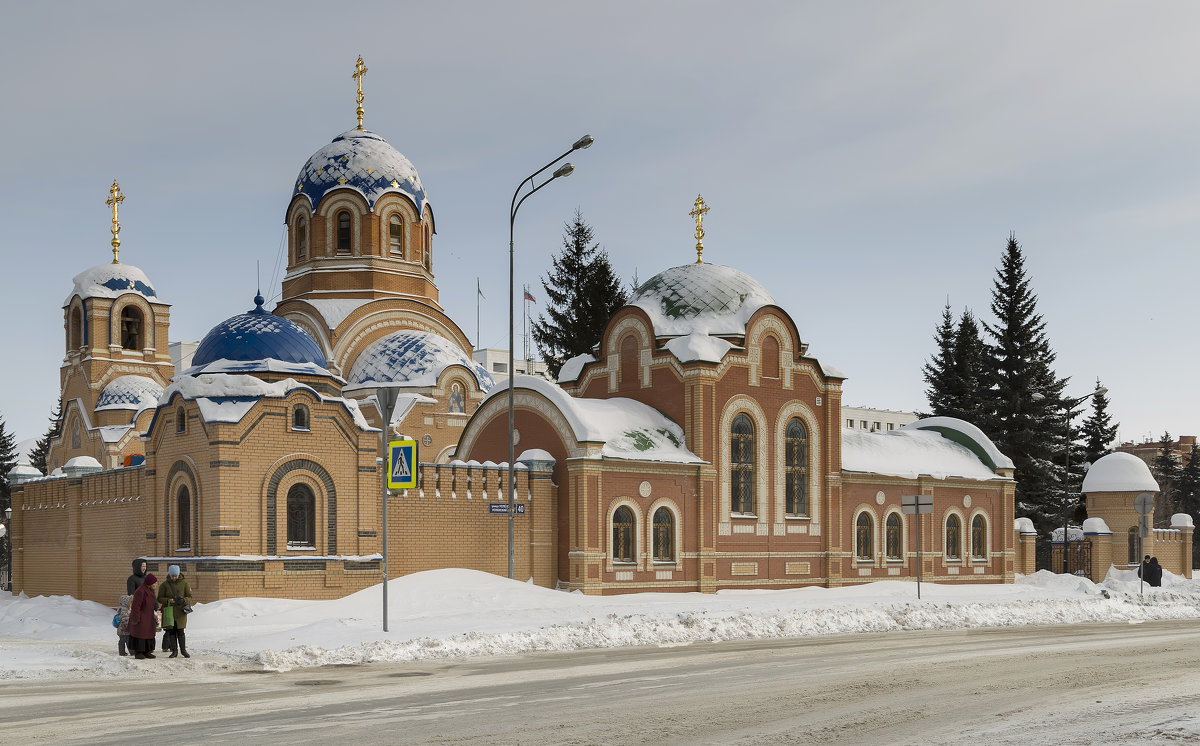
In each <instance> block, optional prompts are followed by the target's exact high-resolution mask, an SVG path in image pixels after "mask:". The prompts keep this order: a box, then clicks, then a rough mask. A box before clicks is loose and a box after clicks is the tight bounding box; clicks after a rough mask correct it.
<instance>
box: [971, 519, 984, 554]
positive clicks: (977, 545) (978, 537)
mask: <svg viewBox="0 0 1200 746" xmlns="http://www.w3.org/2000/svg"><path fill="white" fill-rule="evenodd" d="M971 556H972V557H974V558H976V559H986V558H987V521H985V520H983V516H981V515H977V516H975V517H974V518H972V519H971Z"/></svg>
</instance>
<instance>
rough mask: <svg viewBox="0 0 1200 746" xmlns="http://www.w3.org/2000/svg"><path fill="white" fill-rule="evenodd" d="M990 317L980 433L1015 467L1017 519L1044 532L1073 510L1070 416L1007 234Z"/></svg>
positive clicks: (1017, 252)
mask: <svg viewBox="0 0 1200 746" xmlns="http://www.w3.org/2000/svg"><path fill="white" fill-rule="evenodd" d="M991 311H992V314H993V315H994V317H995V322H994V323H993V324H986V323H985V324H984V329H985V330H986V332H987V335H988V337H989V338H990V342H989V344H988V345H987V367H988V368H989V369H990V370H991V375H990V379H991V380H990V383H991V388H990V389H989V390H988V392H987V393H988V397H987V398H988V402H987V407H986V412H985V416H984V418H982V419H983V420H984V422H983V423H982V424H983V425H984V428H983V429H984V431H985V432H987V433H988V435H990V436H991V438H992V440H993V441H995V443H996V445H997V446H998V447H999V448H1000V451H1001V452H1002V453H1004V454H1005V455H1007V456H1008V457H1009V458H1011V459H1012V460H1013V463H1014V465H1015V466H1016V475H1015V476H1016V481H1017V485H1016V509H1017V515H1018V516H1028V517H1030V518H1031V519H1033V522H1034V525H1035V526H1037V528H1038V530H1039V533H1045V532H1047V531H1048V530H1049V529H1050V528H1052V527H1054V526H1057V525H1061V523H1062V521H1063V519H1064V518H1065V517H1066V516H1067V515H1068V514H1070V513H1073V512H1074V510H1073V508H1074V505H1075V503H1076V500H1075V498H1074V497H1073V496H1072V495H1071V494H1069V492H1068V485H1067V484H1064V482H1063V477H1064V465H1065V458H1066V453H1065V452H1064V448H1066V447H1067V443H1068V442H1069V440H1070V439H1069V436H1068V428H1069V422H1070V418H1071V417H1072V416H1073V413H1071V412H1068V411H1067V409H1066V408H1067V404H1068V402H1066V401H1064V400H1063V395H1062V394H1063V388H1064V387H1065V385H1066V379H1062V378H1059V377H1058V376H1057V375H1056V374H1055V373H1054V359H1055V355H1054V352H1053V350H1051V348H1050V342H1049V340H1048V339H1047V337H1046V324H1045V322H1044V321H1043V319H1042V316H1041V314H1039V313H1038V312H1037V296H1036V295H1035V294H1034V293H1033V291H1032V290H1031V289H1030V283H1029V278H1028V277H1027V276H1026V273H1025V257H1024V255H1023V253H1022V251H1021V246H1020V244H1018V243H1017V240H1016V237H1015V236H1013V235H1011V234H1010V235H1009V238H1008V244H1007V246H1006V247H1005V250H1004V256H1003V258H1002V260H1001V263H1000V266H999V267H998V268H997V269H996V277H995V280H994V281H993V285H992V302H991ZM1077 487H1078V484H1077V483H1075V484H1072V485H1070V488H1071V489H1076V488H1077Z"/></svg>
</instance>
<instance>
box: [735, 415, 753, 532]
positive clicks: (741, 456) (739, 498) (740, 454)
mask: <svg viewBox="0 0 1200 746" xmlns="http://www.w3.org/2000/svg"><path fill="white" fill-rule="evenodd" d="M729 487H730V493H731V494H730V503H731V505H730V507H731V510H732V511H733V512H734V513H742V514H744V515H745V514H752V513H754V425H753V424H751V422H750V418H749V417H747V416H746V415H744V414H739V415H738V416H737V417H734V418H733V424H732V425H731V426H730V428H729Z"/></svg>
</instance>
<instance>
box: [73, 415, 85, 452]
mask: <svg viewBox="0 0 1200 746" xmlns="http://www.w3.org/2000/svg"><path fill="white" fill-rule="evenodd" d="M80 448H83V438H82V437H81V436H80V434H79V420H75V423H74V424H73V425H72V426H71V450H73V451H78V450H79V449H80Z"/></svg>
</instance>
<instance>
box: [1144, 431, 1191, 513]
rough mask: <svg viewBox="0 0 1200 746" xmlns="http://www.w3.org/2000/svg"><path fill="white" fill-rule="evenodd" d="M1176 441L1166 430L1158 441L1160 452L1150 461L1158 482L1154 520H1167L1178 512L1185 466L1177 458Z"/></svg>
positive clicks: (1151, 469)
mask: <svg viewBox="0 0 1200 746" xmlns="http://www.w3.org/2000/svg"><path fill="white" fill-rule="evenodd" d="M1174 446H1175V441H1174V440H1172V439H1171V433H1169V432H1164V433H1163V434H1162V438H1161V439H1159V441H1158V453H1157V454H1156V455H1155V456H1154V460H1153V461H1151V462H1150V471H1151V472H1152V473H1153V474H1154V479H1155V481H1157V482H1158V499H1157V500H1155V501H1154V520H1155V522H1156V523H1158V522H1162V521H1165V520H1166V519H1167V518H1168V517H1169V516H1170V515H1171V514H1172V513H1174V512H1176V510H1175V506H1176V503H1177V501H1178V487H1179V482H1180V479H1181V478H1182V477H1183V466H1182V465H1181V464H1180V463H1179V461H1178V460H1176V458H1175V447H1174Z"/></svg>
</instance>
